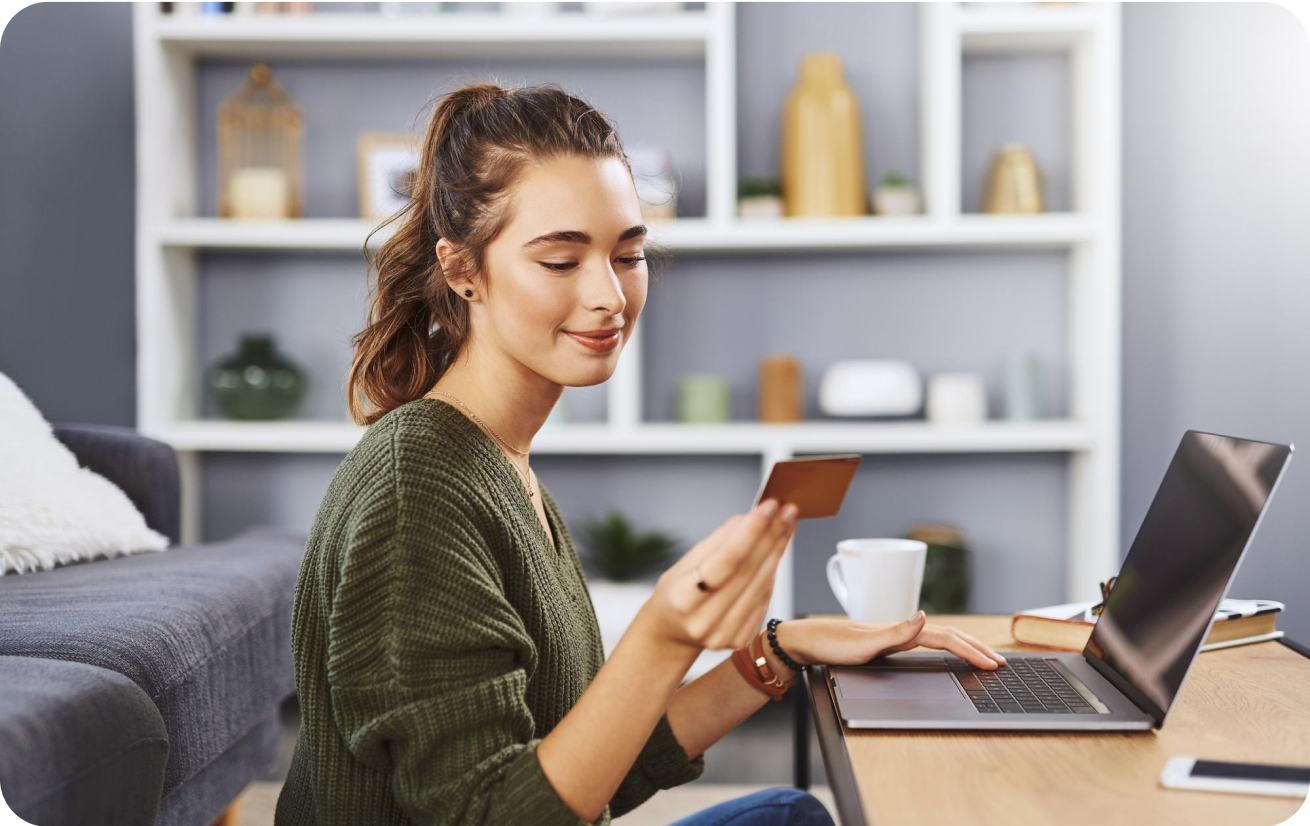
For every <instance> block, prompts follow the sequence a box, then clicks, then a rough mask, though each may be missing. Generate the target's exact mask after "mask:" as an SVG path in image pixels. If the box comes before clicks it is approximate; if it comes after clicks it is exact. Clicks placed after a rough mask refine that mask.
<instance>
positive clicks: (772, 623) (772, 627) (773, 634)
mask: <svg viewBox="0 0 1310 826" xmlns="http://www.w3.org/2000/svg"><path fill="white" fill-rule="evenodd" d="M780 622H782V620H780V619H778V618H777V617H774V618H773V619H771V620H769V645H771V646H773V653H775V654H777V655H778V659H780V660H782V661H783V663H784V664H785V665H786V666H787V667H788V668H790V669H791V670H792V671H796V672H801V671H809V670H810V667H809V666H808V665H798V664H797V663H796V661H795V660H793V659H792V658H791V657H788V656H787V655H786V654H785V653H784V652H783V650H782V647H781V646H779V645H778V630H777V629H778V623H780Z"/></svg>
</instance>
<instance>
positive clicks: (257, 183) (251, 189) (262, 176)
mask: <svg viewBox="0 0 1310 826" xmlns="http://www.w3.org/2000/svg"><path fill="white" fill-rule="evenodd" d="M227 197H228V204H229V205H230V206H231V212H232V217H233V218H286V217H288V214H287V174H286V173H285V172H283V171H282V170H281V169H279V168H278V167H276V166H246V167H242V168H241V169H238V170H236V171H234V172H233V173H232V177H231V178H230V179H229V181H228V190H227Z"/></svg>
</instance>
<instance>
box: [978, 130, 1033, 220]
mask: <svg viewBox="0 0 1310 826" xmlns="http://www.w3.org/2000/svg"><path fill="white" fill-rule="evenodd" d="M982 211H983V212H1012V213H1013V212H1017V213H1032V212H1041V211H1042V180H1041V171H1040V170H1038V168H1037V161H1035V160H1033V155H1032V153H1031V152H1029V151H1028V150H1027V148H1025V147H1024V146H1023V144H1019V143H1007V144H1004V145H1002V146H1001V148H1000V149H998V150H997V151H996V154H995V155H993V156H992V163H991V166H990V167H989V168H988V170H987V186H986V187H985V189H984V190H983V204H982Z"/></svg>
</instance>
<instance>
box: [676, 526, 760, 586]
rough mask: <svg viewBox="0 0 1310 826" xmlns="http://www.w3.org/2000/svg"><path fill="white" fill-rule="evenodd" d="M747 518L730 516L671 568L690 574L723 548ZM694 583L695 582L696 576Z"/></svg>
mask: <svg viewBox="0 0 1310 826" xmlns="http://www.w3.org/2000/svg"><path fill="white" fill-rule="evenodd" d="M746 516H747V514H744V513H734V514H733V515H732V516H729V517H728V518H727V519H725V520H724V522H723V524H722V525H719V526H718V527H717V528H715V529H714V530H713V531H712V532H711V533H710V535H709V536H707V537H705V538H704V539H702V540H701V541H700V542H697V543H696V544H695V545H694V546H692V548H691V550H689V551H687V552H686V553H685V554H683V555H682V558H681V559H679V560H678V561H677V562H676V563H674V564H673V565H672V566H671V568H672V569H674V570H677V571H678V572H679V573H682V572H687V573H690V572H691V569H692V568H695V567H696V566H697V565H699V564H700V563H701V562H702V561H704V560H705V558H706V557H707V556H709V555H710V554H712V553H714V552H715V551H716V550H718V549H719V548H720V547H722V545H723V543H724V541H725V540H726V539H727V538H728V536H729V535H730V534H731V533H732V532H733V531H736V530H737V528H738V527H739V526H740V525H741V523H742V521H743V520H744V519H745V518H746ZM692 581H693V582H694V581H695V579H694V575H693V580H692Z"/></svg>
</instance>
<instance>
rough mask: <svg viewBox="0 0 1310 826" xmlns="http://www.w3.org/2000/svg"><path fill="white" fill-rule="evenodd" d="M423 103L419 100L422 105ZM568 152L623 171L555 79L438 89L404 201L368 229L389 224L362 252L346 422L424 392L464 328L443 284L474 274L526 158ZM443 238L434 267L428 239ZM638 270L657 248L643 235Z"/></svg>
mask: <svg viewBox="0 0 1310 826" xmlns="http://www.w3.org/2000/svg"><path fill="white" fill-rule="evenodd" d="M425 108H426V107H425ZM568 155H577V156H582V157H587V158H597V159H601V158H618V159H620V160H622V161H623V163H624V165H625V166H627V167H628V172H629V174H631V173H632V167H631V165H630V164H629V163H628V158H627V155H626V153H625V152H624V150H623V144H622V142H621V141H620V140H619V135H618V132H617V131H616V130H615V128H614V126H613V124H612V123H610V121H609V120H608V119H607V118H606V117H605V116H604V115H603V114H601V113H600V112H599V111H598V110H596V109H595V108H594V107H593V106H591V104H589V103H587V102H586V101H584V100H581V99H579V98H577V97H574V96H572V95H569V94H567V93H566V92H564V90H563V89H561V88H560V87H559V86H558V85H557V84H553V83H548V84H540V85H536V86H530V87H522V88H514V89H506V88H504V87H502V86H501V85H499V84H497V83H492V82H486V81H477V82H475V83H472V84H470V85H467V86H464V87H463V88H461V89H458V90H456V91H454V92H451V93H449V94H447V95H445V96H444V99H442V100H441V102H440V104H439V105H438V106H437V107H436V109H435V110H434V111H433V113H432V117H431V119H430V120H429V122H428V125H427V129H426V133H425V135H424V137H423V140H422V144H421V146H420V154H419V165H418V170H417V174H416V176H415V180H414V185H413V190H412V192H411V197H410V199H409V201H408V202H407V203H406V204H405V206H404V207H402V208H401V209H400V210H399V211H397V212H396V213H395V214H394V215H392V216H390V217H389V218H387V220H385V221H384V222H383V223H382V224H381V225H379V226H378V227H376V228H375V229H374V230H373V231H372V232H370V233H369V238H372V236H373V233H374V232H377V231H378V230H379V229H382V228H383V227H386V226H388V225H390V224H392V223H395V224H396V225H397V226H396V231H395V233H394V234H393V235H392V236H391V237H390V238H387V239H386V240H385V241H384V242H383V243H382V244H381V245H380V246H379V248H378V250H377V254H376V256H372V257H370V255H369V244H368V240H367V239H366V240H365V244H364V256H365V259H366V260H367V261H368V263H369V269H370V271H372V270H374V269H376V272H377V276H376V279H370V299H369V316H368V317H369V320H368V323H367V325H366V326H365V327H364V329H363V330H361V331H359V332H358V333H356V334H355V335H354V336H352V337H351V340H350V341H351V344H352V346H353V347H354V356H353V359H352V362H351V365H350V373H349V375H348V377H347V380H346V383H347V387H346V394H347V404H348V406H349V410H350V416H351V418H352V419H353V420H354V421H355V422H356V423H358V424H364V425H371V424H373V423H374V422H375V421H377V420H378V419H380V418H381V417H382V416H383V415H385V414H386V413H387V412H388V411H390V410H393V409H395V408H396V407H399V406H400V405H402V404H405V403H406V402H409V401H413V400H414V399H417V398H420V397H421V396H423V395H424V394H425V393H427V392H428V391H429V390H430V389H432V386H433V385H434V384H436V382H437V380H438V379H439V378H441V376H442V374H443V373H445V372H446V369H447V368H448V367H449V366H450V365H451V364H452V363H453V362H454V360H455V358H456V357H457V356H458V355H459V353H460V351H461V349H462V348H463V347H464V345H465V343H466V342H467V341H468V336H469V309H468V303H467V302H466V301H464V300H463V298H462V297H461V296H457V295H455V293H454V291H453V290H452V289H451V288H450V287H449V286H448V285H447V281H446V279H447V276H448V275H453V274H454V273H455V272H458V273H460V274H462V275H466V276H467V277H468V278H470V279H473V280H474V281H477V280H479V279H481V278H482V277H483V262H484V260H485V254H486V248H487V245H488V244H489V243H491V241H492V239H494V238H495V237H496V236H497V235H498V234H499V233H500V231H501V230H502V229H503V228H504V226H505V224H506V223H507V222H508V216H507V214H506V209H505V203H506V202H507V200H508V196H509V194H510V190H511V188H512V186H513V185H514V183H515V182H516V181H517V180H518V178H519V177H520V176H521V175H522V173H523V171H524V169H525V167H526V166H527V165H528V164H529V163H531V162H534V161H543V160H548V159H550V158H553V157H559V156H568ZM443 237H444V238H448V239H449V240H450V242H451V244H452V245H454V247H453V249H452V250H451V254H450V255H448V256H447V260H446V270H449V271H450V272H447V271H443V269H442V265H441V262H440V261H439V260H438V258H437V251H436V246H437V241H438V240H439V239H441V238H443ZM646 255H647V259H648V262H647V263H648V267H649V266H651V265H652V264H656V263H657V262H660V261H662V260H663V259H664V258H665V257H666V256H667V252H666V251H665V250H664V249H663V248H662V247H660V246H658V245H655V244H653V243H652V242H650V241H647V245H646Z"/></svg>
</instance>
